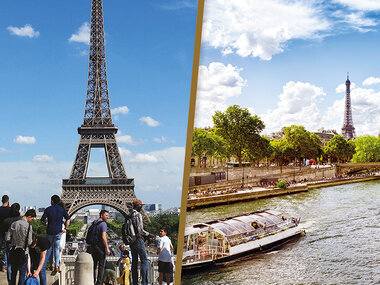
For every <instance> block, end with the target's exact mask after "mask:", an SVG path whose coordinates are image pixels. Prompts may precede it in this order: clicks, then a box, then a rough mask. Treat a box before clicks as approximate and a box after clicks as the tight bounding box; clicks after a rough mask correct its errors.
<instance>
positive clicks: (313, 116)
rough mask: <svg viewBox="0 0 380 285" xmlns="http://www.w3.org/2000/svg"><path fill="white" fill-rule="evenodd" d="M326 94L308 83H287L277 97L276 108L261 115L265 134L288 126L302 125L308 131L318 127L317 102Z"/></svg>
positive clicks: (318, 112)
mask: <svg viewBox="0 0 380 285" xmlns="http://www.w3.org/2000/svg"><path fill="white" fill-rule="evenodd" d="M325 95H326V93H325V92H324V91H323V88H321V87H318V86H315V85H312V84H311V83H308V82H294V81H289V82H288V83H286V85H285V86H284V87H283V90H282V93H281V94H280V95H279V101H278V103H277V108H276V109H273V110H268V111H267V112H266V113H265V114H261V115H260V117H261V119H262V120H263V121H264V122H265V125H266V127H265V133H271V132H276V131H279V130H280V129H281V128H282V127H285V126H289V125H293V124H296V125H303V126H304V127H305V128H306V129H308V130H316V129H318V128H319V127H320V124H319V123H320V110H319V108H318V106H317V103H318V100H320V99H321V98H323V97H324V96H325Z"/></svg>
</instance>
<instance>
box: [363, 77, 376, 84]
mask: <svg viewBox="0 0 380 285" xmlns="http://www.w3.org/2000/svg"><path fill="white" fill-rule="evenodd" d="M379 83H380V78H378V77H373V76H371V77H368V78H366V79H365V80H364V81H363V85H364V86H369V85H373V84H379Z"/></svg>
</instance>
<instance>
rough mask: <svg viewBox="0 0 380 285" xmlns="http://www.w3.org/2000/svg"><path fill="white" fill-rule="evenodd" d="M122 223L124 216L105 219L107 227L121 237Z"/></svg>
mask: <svg viewBox="0 0 380 285" xmlns="http://www.w3.org/2000/svg"><path fill="white" fill-rule="evenodd" d="M123 224H124V218H123V217H118V218H116V219H115V220H113V221H110V220H108V221H107V227H109V228H110V229H111V230H113V231H114V232H115V234H117V235H118V236H119V237H121V227H122V226H123Z"/></svg>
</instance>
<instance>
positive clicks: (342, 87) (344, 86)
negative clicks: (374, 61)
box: [335, 82, 356, 93]
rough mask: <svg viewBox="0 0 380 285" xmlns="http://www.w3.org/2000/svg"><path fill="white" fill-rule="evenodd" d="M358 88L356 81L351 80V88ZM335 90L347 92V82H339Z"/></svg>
mask: <svg viewBox="0 0 380 285" xmlns="http://www.w3.org/2000/svg"><path fill="white" fill-rule="evenodd" d="M355 88H356V84H355V82H351V85H350V90H353V89H355ZM335 92H336V93H346V84H345V83H342V84H339V85H338V86H337V87H336V88H335Z"/></svg>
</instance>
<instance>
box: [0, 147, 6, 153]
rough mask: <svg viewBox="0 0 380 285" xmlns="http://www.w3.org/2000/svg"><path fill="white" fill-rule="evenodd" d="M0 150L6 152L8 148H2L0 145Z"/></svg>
mask: <svg viewBox="0 0 380 285" xmlns="http://www.w3.org/2000/svg"><path fill="white" fill-rule="evenodd" d="M0 152H2V153H6V152H8V150H7V149H6V148H4V147H0Z"/></svg>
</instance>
